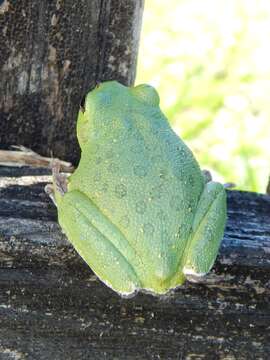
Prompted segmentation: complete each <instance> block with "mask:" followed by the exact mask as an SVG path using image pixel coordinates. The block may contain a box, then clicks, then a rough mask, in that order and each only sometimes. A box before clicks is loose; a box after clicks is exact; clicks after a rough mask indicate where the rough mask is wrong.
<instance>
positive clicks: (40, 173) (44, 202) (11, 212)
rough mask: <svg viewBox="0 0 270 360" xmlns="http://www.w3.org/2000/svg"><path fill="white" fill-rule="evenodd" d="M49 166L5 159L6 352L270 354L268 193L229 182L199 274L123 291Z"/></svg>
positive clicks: (0, 232) (2, 313)
mask: <svg viewBox="0 0 270 360" xmlns="http://www.w3.org/2000/svg"><path fill="white" fill-rule="evenodd" d="M48 174H49V173H48V171H47V170H45V169H43V170H37V169H31V168H8V167H0V288H1V292H0V319H1V321H0V358H1V359H2V358H3V359H237V360H238V359H268V358H269V355H270V341H269V340H270V336H269V333H270V332H269V330H270V302H269V295H270V276H269V274H270V221H269V220H270V196H267V195H260V194H254V193H248V192H239V191H228V192H227V193H228V223H227V227H226V232H225V236H224V239H223V242H222V246H221V249H220V253H219V256H218V259H217V261H216V264H215V266H214V269H213V270H212V271H211V273H210V274H209V275H208V276H207V277H205V278H204V279H203V280H202V281H201V282H200V283H197V284H194V283H190V282H186V284H185V285H184V286H183V287H181V288H179V289H177V290H176V291H175V292H173V293H171V294H169V295H168V296H164V297H153V296H151V295H146V294H138V295H137V296H135V297H134V298H132V299H122V298H120V297H119V296H118V295H117V294H115V293H114V292H113V291H112V290H110V289H109V288H107V287H106V286H105V285H103V284H102V283H101V282H100V281H99V280H98V279H97V278H96V276H95V275H94V274H93V273H92V272H91V270H90V269H89V268H88V266H87V265H85V264H84V262H83V261H82V260H81V259H80V257H79V256H78V255H77V254H76V252H75V251H74V250H73V249H72V247H71V246H70V245H69V243H68V242H67V241H66V239H65V237H64V236H63V234H62V233H61V231H60V229H59V226H58V225H57V223H56V210H55V207H54V205H53V204H52V203H51V202H50V200H49V199H48V198H47V196H46V194H45V193H44V191H43V188H44V185H45V184H46V183H47V181H49V180H50V178H49V176H48ZM1 354H2V355H1ZM1 356H2V357H1ZM5 356H6V357H5ZM8 356H9V357H8Z"/></svg>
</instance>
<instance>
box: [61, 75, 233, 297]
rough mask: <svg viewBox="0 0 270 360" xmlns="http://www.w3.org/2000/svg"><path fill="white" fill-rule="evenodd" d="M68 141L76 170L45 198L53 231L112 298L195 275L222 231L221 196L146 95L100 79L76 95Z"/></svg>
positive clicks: (145, 88) (164, 287)
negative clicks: (76, 153)
mask: <svg viewBox="0 0 270 360" xmlns="http://www.w3.org/2000/svg"><path fill="white" fill-rule="evenodd" d="M77 135H78V140H79V143H80V147H81V160H80V163H79V166H78V168H77V169H76V171H75V172H74V174H72V175H71V176H70V178H69V179H68V184H67V191H66V192H64V193H63V192H62V193H61V192H59V190H58V189H57V187H56V186H55V198H56V203H57V207H58V217H59V222H60V225H61V227H62V229H63V230H64V232H65V233H66V235H67V237H68V239H69V240H70V241H71V243H72V244H73V246H74V247H75V249H76V250H77V251H78V253H79V254H80V255H81V257H82V258H83V259H84V260H85V261H86V263H87V264H88V265H89V266H90V267H91V269H92V270H93V271H94V272H95V273H96V275H97V276H98V277H99V278H100V279H101V280H102V281H103V282H104V283H105V284H106V285H108V286H109V287H111V288H112V289H113V290H115V291H116V292H117V293H119V294H121V295H122V296H130V295H132V294H134V293H136V292H137V291H138V290H144V291H148V292H151V293H153V294H165V293H166V292H168V291H169V290H171V289H174V288H176V287H178V286H179V285H181V284H183V282H184V280H185V278H186V277H187V276H203V275H205V274H206V273H207V272H208V271H209V270H210V269H211V267H212V265H213V263H214V261H215V258H216V256H217V252H218V248H219V245H220V242H221V239H222V236H223V232H224V227H225V221H226V194H225V190H224V187H223V185H221V184H219V183H216V182H212V181H208V180H206V178H205V177H204V176H203V174H202V172H201V170H200V168H199V165H198V163H197V161H196V160H195V158H194V157H193V154H192V153H191V151H190V150H189V149H188V148H187V146H186V145H185V144H184V143H183V141H182V140H181V139H180V138H179V137H178V136H177V135H176V134H175V133H174V132H173V130H172V129H171V127H170V125H169V123H168V121H167V119H166V118H165V116H164V115H163V113H162V112H161V110H160V108H159V96H158V94H157V92H156V90H155V89H154V88H153V87H151V86H149V85H139V86H136V87H132V88H128V87H125V86H123V85H121V84H119V83H118V82H116V81H109V82H105V83H102V84H101V85H99V86H98V87H96V88H95V89H94V90H93V91H91V92H89V93H88V94H87V96H86V99H85V105H84V109H82V110H81V111H80V112H79V116H78V122H77ZM207 181H208V182H207Z"/></svg>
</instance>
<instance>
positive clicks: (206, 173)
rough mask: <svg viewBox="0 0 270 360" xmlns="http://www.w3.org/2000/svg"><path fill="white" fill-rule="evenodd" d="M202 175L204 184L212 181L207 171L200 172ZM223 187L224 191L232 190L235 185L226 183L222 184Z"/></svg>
mask: <svg viewBox="0 0 270 360" xmlns="http://www.w3.org/2000/svg"><path fill="white" fill-rule="evenodd" d="M202 175H203V177H204V182H205V184H207V183H208V182H210V181H212V180H213V178H212V174H211V172H210V171H209V170H206V169H204V170H202ZM223 186H224V188H225V189H232V188H234V187H236V184H235V183H233V182H228V183H224V184H223Z"/></svg>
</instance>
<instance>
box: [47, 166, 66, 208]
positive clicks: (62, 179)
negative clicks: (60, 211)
mask: <svg viewBox="0 0 270 360" xmlns="http://www.w3.org/2000/svg"><path fill="white" fill-rule="evenodd" d="M51 168H52V176H53V184H48V185H46V186H45V192H46V194H48V195H49V197H50V198H51V200H52V201H53V203H54V204H55V205H56V206H57V202H56V196H55V193H56V192H57V193H58V194H60V195H61V196H63V195H64V194H65V193H66V192H67V175H65V174H60V163H59V161H57V160H53V161H52V164H51Z"/></svg>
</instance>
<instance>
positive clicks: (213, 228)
mask: <svg viewBox="0 0 270 360" xmlns="http://www.w3.org/2000/svg"><path fill="white" fill-rule="evenodd" d="M225 223H226V193H225V190H224V187H223V185H221V184H219V183H216V182H213V181H210V182H207V183H206V184H205V188H204V190H203V193H202V195H201V198H200V200H199V203H198V208H197V212H196V214H195V217H194V221H193V225H192V234H191V238H190V240H189V243H188V247H187V250H186V252H185V258H184V268H183V273H184V274H185V275H186V276H187V277H189V276H191V277H199V276H204V275H205V274H207V273H208V272H209V270H210V269H211V267H212V266H213V264H214V262H215V259H216V256H217V252H218V248H219V245H220V243H221V240H222V237H223V233H224V228H225Z"/></svg>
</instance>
